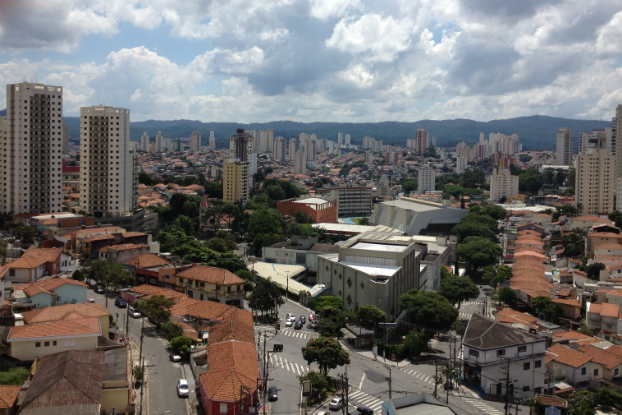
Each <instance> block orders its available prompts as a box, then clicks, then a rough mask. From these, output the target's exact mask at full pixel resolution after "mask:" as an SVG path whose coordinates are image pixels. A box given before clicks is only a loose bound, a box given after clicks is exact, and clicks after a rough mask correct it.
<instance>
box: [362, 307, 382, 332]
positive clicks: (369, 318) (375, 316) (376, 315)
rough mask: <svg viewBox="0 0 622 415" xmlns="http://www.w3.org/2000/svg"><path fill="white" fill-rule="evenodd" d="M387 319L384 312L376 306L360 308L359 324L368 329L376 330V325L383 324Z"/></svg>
mask: <svg viewBox="0 0 622 415" xmlns="http://www.w3.org/2000/svg"><path fill="white" fill-rule="evenodd" d="M386 318H387V316H386V314H385V313H384V311H382V310H381V309H379V308H378V307H376V306H374V305H367V304H366V305H362V306H360V307H359V312H358V319H359V323H360V324H361V325H362V326H363V327H365V328H367V329H371V328H375V327H376V323H378V322H383V321H385V319H386Z"/></svg>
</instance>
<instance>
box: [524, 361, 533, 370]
mask: <svg viewBox="0 0 622 415" xmlns="http://www.w3.org/2000/svg"><path fill="white" fill-rule="evenodd" d="M530 368H531V365H530V364H529V362H527V363H523V370H529V369H530Z"/></svg>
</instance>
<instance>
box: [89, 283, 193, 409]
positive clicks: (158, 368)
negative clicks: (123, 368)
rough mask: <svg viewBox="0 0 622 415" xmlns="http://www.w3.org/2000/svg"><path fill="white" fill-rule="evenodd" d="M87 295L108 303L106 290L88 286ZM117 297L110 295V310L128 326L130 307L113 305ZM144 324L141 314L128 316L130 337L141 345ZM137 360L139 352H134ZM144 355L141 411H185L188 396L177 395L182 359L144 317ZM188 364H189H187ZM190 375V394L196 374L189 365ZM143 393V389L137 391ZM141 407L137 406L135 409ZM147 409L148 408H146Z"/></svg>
mask: <svg viewBox="0 0 622 415" xmlns="http://www.w3.org/2000/svg"><path fill="white" fill-rule="evenodd" d="M87 295H88V297H90V298H94V299H95V302H97V303H100V304H103V305H106V298H105V297H104V295H103V294H97V293H95V292H94V291H93V290H91V289H90V288H89V290H88V294H87ZM114 299H115V297H109V298H108V310H109V311H110V312H111V313H112V316H113V318H114V319H115V321H117V324H118V325H119V328H120V329H122V330H123V329H125V322H126V321H128V320H127V318H126V317H127V316H126V313H127V308H118V307H116V306H115V305H114ZM145 320H146V319H145ZM142 324H143V319H142V318H132V317H130V318H129V333H130V339H131V340H132V341H133V342H134V343H135V344H136V346H137V347H140V330H141V327H142ZM133 357H134V359H135V360H136V361H137V359H138V356H133ZM143 357H144V358H145V379H146V384H147V387H146V388H145V389H146V395H145V405H146V406H145V407H143V409H142V413H143V414H145V415H160V414H162V413H163V412H166V411H170V413H171V414H175V415H177V414H179V415H183V414H186V413H187V412H186V409H187V407H188V403H189V401H188V399H185V398H180V397H178V396H177V389H176V388H177V381H178V380H179V379H181V378H182V367H181V364H180V363H174V362H172V361H171V360H170V357H169V351H168V342H167V341H166V340H165V339H162V338H160V337H159V336H158V335H157V333H156V331H155V329H154V328H152V327H151V326H150V325H149V323H148V322H146V321H145V333H144V339H143ZM186 366H187V365H186ZM186 376H187V377H188V378H189V379H188V383H189V385H190V394H191V397H192V396H193V394H194V385H195V383H194V378H193V376H192V372H190V369H188V370H186ZM137 393H138V394H140V390H138V391H137ZM139 410H140V408H139V407H138V406H137V407H136V413H137V414H138V413H140V412H139ZM147 410H148V411H147Z"/></svg>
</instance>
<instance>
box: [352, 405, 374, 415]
mask: <svg viewBox="0 0 622 415" xmlns="http://www.w3.org/2000/svg"><path fill="white" fill-rule="evenodd" d="M356 410H357V411H359V414H361V415H374V410H373V409H371V408H368V407H366V406H357V407H356Z"/></svg>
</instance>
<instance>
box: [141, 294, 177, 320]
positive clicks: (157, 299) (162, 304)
mask: <svg viewBox="0 0 622 415" xmlns="http://www.w3.org/2000/svg"><path fill="white" fill-rule="evenodd" d="M174 305H175V301H173V300H169V299H167V298H166V297H164V296H163V295H154V296H153V297H151V298H149V299H148V300H146V301H144V302H141V307H140V309H141V310H142V311H144V312H145V314H147V315H149V316H150V317H151V318H153V319H155V320H156V322H157V323H158V325H160V324H162V320H166V319H168V318H169V317H170V316H171V308H173V306H174Z"/></svg>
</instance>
